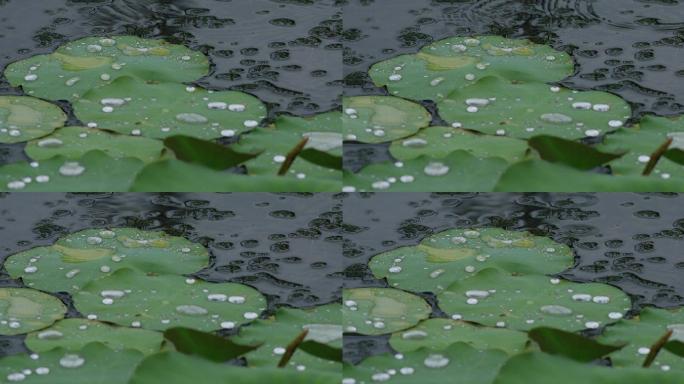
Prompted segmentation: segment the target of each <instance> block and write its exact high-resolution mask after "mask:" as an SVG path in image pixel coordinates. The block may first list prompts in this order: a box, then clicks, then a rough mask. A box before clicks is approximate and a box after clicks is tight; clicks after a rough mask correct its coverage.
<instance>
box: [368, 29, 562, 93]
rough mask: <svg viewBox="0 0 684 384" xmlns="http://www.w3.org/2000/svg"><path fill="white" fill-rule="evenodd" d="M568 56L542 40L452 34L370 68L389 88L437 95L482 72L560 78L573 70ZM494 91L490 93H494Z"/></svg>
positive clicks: (506, 76)
mask: <svg viewBox="0 0 684 384" xmlns="http://www.w3.org/2000/svg"><path fill="white" fill-rule="evenodd" d="M573 71H574V63H573V61H572V58H571V57H570V56H569V55H568V54H566V53H563V52H558V51H556V50H554V49H553V48H551V47H549V46H546V45H538V44H533V43H532V42H530V41H529V40H522V39H507V38H504V37H500V36H477V37H452V38H448V39H444V40H440V41H437V42H435V43H433V44H430V45H428V46H425V47H423V48H422V49H421V50H420V52H419V53H417V54H413V55H401V56H397V57H394V58H392V59H389V60H386V61H383V62H380V63H378V64H375V65H374V66H373V67H372V68H371V69H370V71H369V73H370V76H371V78H372V79H373V81H374V82H375V84H376V85H378V86H386V87H387V88H388V90H389V91H390V94H392V95H397V96H401V97H406V98H409V99H413V100H428V99H429V100H433V101H440V100H442V99H443V98H445V97H448V96H449V95H450V94H452V93H453V92H455V91H458V90H460V89H463V88H464V87H466V86H468V85H470V84H472V83H473V82H475V81H477V80H478V79H479V78H481V77H483V76H497V77H500V78H503V79H506V80H508V81H526V82H530V81H535V82H551V81H560V80H562V79H563V78H565V77H567V76H570V75H572V73H573ZM494 96H495V95H494Z"/></svg>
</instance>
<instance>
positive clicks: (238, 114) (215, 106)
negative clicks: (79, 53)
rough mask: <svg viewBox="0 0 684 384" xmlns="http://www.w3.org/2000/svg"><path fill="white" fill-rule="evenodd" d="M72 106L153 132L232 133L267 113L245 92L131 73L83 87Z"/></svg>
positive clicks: (110, 124)
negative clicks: (104, 83)
mask: <svg viewBox="0 0 684 384" xmlns="http://www.w3.org/2000/svg"><path fill="white" fill-rule="evenodd" d="M74 111H75V113H76V116H78V118H79V119H81V120H82V121H83V122H85V123H88V124H92V123H95V124H97V127H98V128H101V129H108V130H112V131H115V132H119V133H122V134H126V135H129V134H134V135H142V136H145V137H152V138H166V137H169V136H175V135H185V136H192V137H197V138H200V139H216V138H219V137H222V136H234V135H237V134H240V133H242V132H244V131H246V130H250V129H252V128H255V127H256V126H257V125H258V124H259V122H260V121H261V120H262V119H263V118H265V117H266V107H265V106H264V105H263V104H262V103H261V101H259V99H257V98H256V97H254V96H251V95H248V94H246V93H242V92H235V91H221V92H215V91H207V90H205V89H201V88H196V87H187V86H185V85H183V84H179V83H145V82H143V81H141V80H138V79H135V78H132V77H121V78H119V79H117V80H116V81H113V82H112V83H111V84H109V85H107V86H104V87H101V88H97V89H93V90H91V91H88V92H87V93H86V94H84V95H83V97H82V98H81V99H80V100H78V101H76V102H75V103H74Z"/></svg>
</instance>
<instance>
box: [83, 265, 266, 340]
mask: <svg viewBox="0 0 684 384" xmlns="http://www.w3.org/2000/svg"><path fill="white" fill-rule="evenodd" d="M109 292H116V295H114V296H111V295H108V293H109ZM120 292H122V293H123V295H122V294H120ZM107 299H109V300H107ZM74 304H75V306H76V308H77V309H78V310H79V311H80V312H81V313H85V314H88V315H94V316H95V317H97V319H99V320H103V321H109V322H113V323H116V324H120V325H124V326H132V327H136V328H137V327H142V328H145V329H154V330H166V329H169V328H173V327H187V328H193V329H197V330H200V331H215V330H219V329H222V328H228V329H232V328H234V327H236V326H238V325H240V324H244V323H247V322H250V321H252V320H255V319H256V318H257V317H259V314H260V313H261V312H262V311H263V310H264V309H265V307H266V300H265V299H264V297H263V296H262V295H261V294H260V293H259V292H258V291H257V290H255V289H253V288H250V287H248V286H246V285H241V284H234V283H221V284H212V283H207V282H204V281H200V280H195V279H187V278H185V277H183V276H178V275H156V274H151V273H148V274H145V273H142V272H138V271H135V270H132V269H128V268H124V269H119V270H118V271H116V272H115V273H112V274H111V275H109V276H106V277H103V278H102V279H97V280H93V281H91V282H90V283H88V284H87V285H85V286H84V287H83V289H82V290H80V291H78V292H76V293H75V294H74Z"/></svg>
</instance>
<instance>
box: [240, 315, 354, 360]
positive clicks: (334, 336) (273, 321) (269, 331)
mask: <svg viewBox="0 0 684 384" xmlns="http://www.w3.org/2000/svg"><path fill="white" fill-rule="evenodd" d="M340 309H341V308H340V305H339V304H328V305H324V306H320V307H314V308H311V309H292V308H280V309H278V311H277V312H276V313H275V315H274V316H273V317H271V318H268V319H265V320H257V321H255V322H254V323H252V324H250V325H249V326H246V327H242V328H240V334H239V337H238V338H234V339H233V341H235V342H237V343H243V344H244V343H247V344H256V343H263V345H261V347H259V349H257V350H255V351H252V352H249V353H248V354H246V355H245V357H246V358H247V365H248V366H250V367H277V366H278V362H279V361H280V359H281V358H282V355H283V354H284V352H285V350H286V348H287V346H288V344H289V343H291V342H292V340H294V339H295V338H296V337H297V336H298V335H299V334H300V333H301V332H302V331H303V330H305V329H308V330H309V333H308V334H307V336H306V338H305V339H304V341H308V340H313V341H316V342H319V343H323V344H325V345H329V346H332V347H335V348H342V324H340ZM287 367H288V368H290V369H292V370H297V369H300V370H301V369H302V368H301V367H305V369H306V371H307V372H308V371H311V370H317V371H318V370H325V371H331V372H339V370H340V369H341V365H340V364H338V363H335V362H333V361H330V360H324V359H321V358H318V357H315V356H312V355H310V354H308V353H306V352H304V351H302V350H301V349H297V350H296V351H295V353H294V355H293V356H292V358H291V359H290V361H289V363H288V365H287ZM298 367H299V368H298Z"/></svg>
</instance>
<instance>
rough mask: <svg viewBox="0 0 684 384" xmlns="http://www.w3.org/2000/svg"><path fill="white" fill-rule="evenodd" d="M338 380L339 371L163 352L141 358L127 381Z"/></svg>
mask: <svg viewBox="0 0 684 384" xmlns="http://www.w3.org/2000/svg"><path fill="white" fill-rule="evenodd" d="M340 379H341V377H340V374H339V373H330V372H321V371H311V372H310V371H308V370H304V371H302V372H298V371H292V370H289V369H280V368H265V367H259V368H245V367H236V366H231V365H227V364H223V363H215V362H212V361H209V360H204V359H201V358H198V357H194V356H188V355H183V354H180V353H177V352H164V353H158V354H155V355H152V356H150V357H148V358H146V359H145V360H143V362H142V363H141V364H140V365H139V366H138V367H137V368H136V370H135V373H134V374H133V378H132V379H131V381H130V384H152V383H165V384H187V383H216V384H263V383H288V384H339V383H340Z"/></svg>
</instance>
